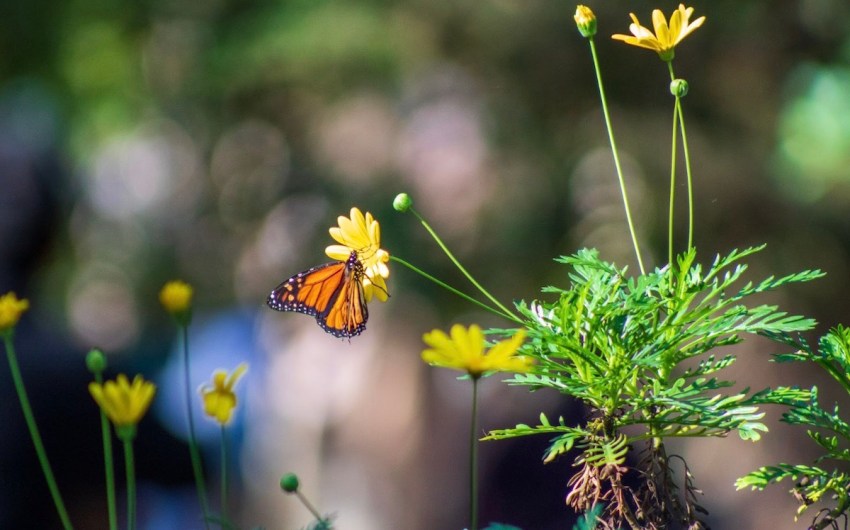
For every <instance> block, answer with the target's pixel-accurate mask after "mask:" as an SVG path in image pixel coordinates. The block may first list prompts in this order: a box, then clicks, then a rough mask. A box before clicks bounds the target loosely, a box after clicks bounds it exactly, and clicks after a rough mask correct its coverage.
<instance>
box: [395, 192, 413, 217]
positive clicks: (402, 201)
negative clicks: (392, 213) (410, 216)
mask: <svg viewBox="0 0 850 530" xmlns="http://www.w3.org/2000/svg"><path fill="white" fill-rule="evenodd" d="M411 206H413V199H411V198H410V195H408V194H406V193H399V194H398V195H396V196H395V199H393V208H395V209H396V211H399V212H402V213H404V212H406V211H407V210H409V209H410V207H411Z"/></svg>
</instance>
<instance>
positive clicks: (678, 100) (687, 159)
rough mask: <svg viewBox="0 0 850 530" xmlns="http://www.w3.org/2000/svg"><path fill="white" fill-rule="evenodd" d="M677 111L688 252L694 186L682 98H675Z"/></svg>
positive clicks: (692, 229)
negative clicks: (686, 209) (680, 134)
mask: <svg viewBox="0 0 850 530" xmlns="http://www.w3.org/2000/svg"><path fill="white" fill-rule="evenodd" d="M676 107H677V108H678V109H679V128H680V130H681V131H682V149H683V150H684V152H685V175H686V176H687V179H688V250H690V249H692V248H694V184H693V178H692V177H691V152H690V149H688V135H687V133H686V132H685V116H684V114H682V98H676Z"/></svg>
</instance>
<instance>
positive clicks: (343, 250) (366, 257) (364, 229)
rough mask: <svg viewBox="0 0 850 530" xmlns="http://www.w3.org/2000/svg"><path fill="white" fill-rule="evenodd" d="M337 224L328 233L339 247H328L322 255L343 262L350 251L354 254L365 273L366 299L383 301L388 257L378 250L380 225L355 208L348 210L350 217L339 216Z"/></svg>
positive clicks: (368, 215)
mask: <svg viewBox="0 0 850 530" xmlns="http://www.w3.org/2000/svg"><path fill="white" fill-rule="evenodd" d="M337 222H338V223H339V226H334V227H332V228H331V229H330V234H331V237H332V238H334V240H336V241H337V242H338V243H340V244H339V245H330V246H329V247H327V248H326V249H325V253H326V254H327V255H328V256H329V257H330V258H332V259H335V260H338V261H346V260H347V259H348V257H349V256H350V255H351V253H352V252H356V253H357V259H358V260H360V263H361V264H363V269H364V270H365V272H366V277H365V278H364V279H363V290H364V292H365V295H366V300H367V301H368V300H371V299H372V296H373V295H374V296H375V297H377V298H378V300H380V301H382V302H386V301H387V297H388V296H389V295H388V292H387V282H386V278H389V277H390V269H389V267H387V263H388V262H389V261H390V254H389V252H387V251H386V250H384V249H382V248H381V225H380V224H379V223H378V221H377V220H375V218H374V217H372V214H371V213H369V212H366V215H363V212H361V211H360V209H359V208H356V207H355V208H352V209H351V217H350V218H349V217H345V216H342V215H341V216H339V217H338V218H337Z"/></svg>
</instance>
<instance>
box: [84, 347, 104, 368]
mask: <svg viewBox="0 0 850 530" xmlns="http://www.w3.org/2000/svg"><path fill="white" fill-rule="evenodd" d="M86 368H88V370H89V372H91V373H93V374H102V373H103V371H104V370H106V355H104V354H103V352H102V351H100V350H98V349H97V348H93V349H92V350H90V351H89V352H88V353H87V354H86Z"/></svg>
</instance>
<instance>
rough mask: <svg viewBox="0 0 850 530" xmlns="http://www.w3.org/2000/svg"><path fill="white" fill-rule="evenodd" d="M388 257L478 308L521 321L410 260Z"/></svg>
mask: <svg viewBox="0 0 850 530" xmlns="http://www.w3.org/2000/svg"><path fill="white" fill-rule="evenodd" d="M390 259H391V260H393V261H395V262H397V263H400V264H401V265H404V266H405V267H407V268H408V269H410V270H412V271H413V272H415V273H417V274H421V275H422V276H423V277H425V278H427V279H429V280H431V281H432V282H434V283H436V284H437V285H439V286H440V287H442V288H444V289H446V290H447V291H449V292H451V293H453V294H456V295H458V296H460V297H461V298H463V299H464V300H466V301H468V302H471V303H473V304H475V305H477V306H478V307H480V308H482V309H485V310H487V311H489V312H491V313H493V314H496V315H499V316H500V317H507V318H508V319H509V320H512V321H514V322H516V323H517V324H521V323H522V321H521V320H520V319H519V318H517V317H515V316H514V315H506V314H505V313H502V312H501V311H499V310H498V309H496V308H493V307H490V306H488V305H487V304H485V303H484V302H481V301H479V300H476V299H475V298H472V297H471V296H469V295H468V294H466V293H464V292H461V291H459V290H457V289H455V288H454V287H452V286H451V285H449V284H447V283H445V282H443V281H442V280H439V279H437V278H435V277H433V276H431V275H430V274H428V273H427V272H425V271H423V270H422V269H420V268H419V267H417V266H415V265H413V264H412V263H410V262H408V261H405V260H403V259H401V258H399V257H397V256H390Z"/></svg>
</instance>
